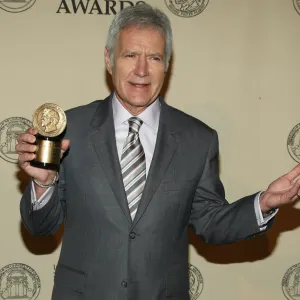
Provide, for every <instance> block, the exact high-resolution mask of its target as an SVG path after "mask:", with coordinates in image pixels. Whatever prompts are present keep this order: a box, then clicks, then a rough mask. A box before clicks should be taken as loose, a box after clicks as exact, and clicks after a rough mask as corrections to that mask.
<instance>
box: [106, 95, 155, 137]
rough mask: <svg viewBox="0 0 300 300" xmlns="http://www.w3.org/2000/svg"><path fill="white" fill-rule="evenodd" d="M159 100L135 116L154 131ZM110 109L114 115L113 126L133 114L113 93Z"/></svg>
mask: <svg viewBox="0 0 300 300" xmlns="http://www.w3.org/2000/svg"><path fill="white" fill-rule="evenodd" d="M160 106H161V104H160V102H159V100H158V98H157V99H156V100H155V101H154V102H153V103H152V104H151V105H150V106H148V107H147V108H146V109H145V110H144V111H142V112H141V113H140V114H139V115H138V116H137V117H138V118H140V119H141V120H142V121H143V123H145V124H146V125H147V126H148V127H150V128H151V129H152V130H153V131H154V132H155V133H156V132H157V130H158V124H159V116H160V109H161V108H160ZM112 109H113V116H114V124H115V127H116V126H118V125H121V124H122V123H125V122H127V120H128V119H129V118H131V117H133V115H132V114H131V113H130V112H129V111H128V110H126V109H125V108H124V106H123V105H122V104H121V103H120V101H119V100H118V99H117V97H116V94H115V93H114V95H113V98H112Z"/></svg>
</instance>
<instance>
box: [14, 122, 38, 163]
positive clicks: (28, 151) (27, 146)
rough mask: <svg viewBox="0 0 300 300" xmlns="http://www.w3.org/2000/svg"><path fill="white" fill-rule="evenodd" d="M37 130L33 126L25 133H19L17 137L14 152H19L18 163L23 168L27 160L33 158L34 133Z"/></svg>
mask: <svg viewBox="0 0 300 300" xmlns="http://www.w3.org/2000/svg"><path fill="white" fill-rule="evenodd" d="M36 133H37V130H36V129H35V128H32V127H31V128H28V129H27V130H26V132H25V133H21V134H19V135H18V137H17V142H18V143H17V145H16V152H17V153H18V154H19V157H18V163H19V165H20V167H22V168H24V167H26V166H27V165H28V162H29V161H31V160H33V159H34V158H35V154H34V152H35V151H36V149H37V146H36V145H34V144H33V143H34V142H35V140H36V138H35V136H34V135H35V134H36Z"/></svg>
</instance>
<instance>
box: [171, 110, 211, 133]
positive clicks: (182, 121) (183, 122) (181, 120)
mask: <svg viewBox="0 0 300 300" xmlns="http://www.w3.org/2000/svg"><path fill="white" fill-rule="evenodd" d="M169 108H170V111H171V114H172V118H174V119H175V120H176V123H177V124H178V126H179V128H180V129H181V130H184V129H185V130H186V131H189V132H193V131H196V132H200V133H201V134H203V133H206V134H209V135H214V134H216V130H215V129H214V128H212V127H211V126H209V125H208V124H206V123H205V122H203V121H201V120H200V119H197V118H196V117H194V116H192V115H189V114H187V113H186V112H183V111H182V110H179V109H177V108H175V107H172V106H169Z"/></svg>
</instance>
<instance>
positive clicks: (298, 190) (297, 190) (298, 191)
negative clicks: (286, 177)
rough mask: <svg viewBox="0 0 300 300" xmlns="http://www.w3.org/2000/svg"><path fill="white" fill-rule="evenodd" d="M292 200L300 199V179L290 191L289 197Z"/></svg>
mask: <svg viewBox="0 0 300 300" xmlns="http://www.w3.org/2000/svg"><path fill="white" fill-rule="evenodd" d="M287 196H288V197H289V198H290V199H295V197H296V199H297V198H298V197H300V179H298V180H297V181H296V182H295V183H294V185H293V187H292V188H291V189H290V190H289V192H288V195H287Z"/></svg>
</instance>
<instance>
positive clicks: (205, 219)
mask: <svg viewBox="0 0 300 300" xmlns="http://www.w3.org/2000/svg"><path fill="white" fill-rule="evenodd" d="M218 156H219V145H218V136H217V133H216V131H213V138H212V141H211V145H210V147H209V150H208V153H207V157H206V163H205V167H204V171H203V173H202V176H201V178H200V180H199V182H198V185H197V187H196V192H195V195H194V199H193V203H192V208H191V215H190V219H189V224H190V226H191V227H192V228H193V229H194V231H195V232H196V234H197V235H199V236H201V237H202V238H203V239H204V241H205V242H207V243H213V244H226V243H232V242H235V241H238V240H242V239H248V238H252V237H254V236H256V235H258V234H261V233H262V232H264V231H265V230H267V229H268V228H269V227H270V224H269V225H268V226H266V228H265V230H261V228H260V227H259V226H258V222H257V218H256V214H255V210H254V199H255V196H256V195H257V194H253V195H250V196H246V197H244V198H242V199H240V200H238V201H235V202H233V203H231V204H229V203H228V202H227V200H226V199H225V191H224V187H223V184H222V182H221V180H220V178H219V167H218ZM271 223H272V222H271Z"/></svg>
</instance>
